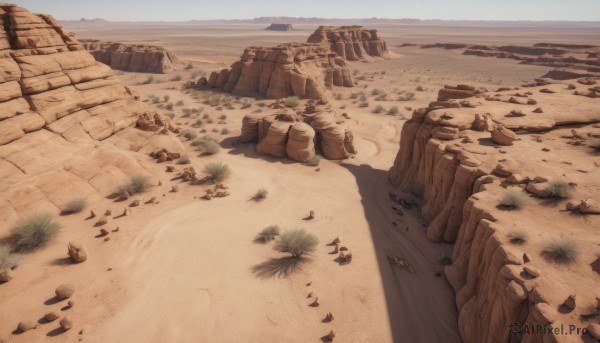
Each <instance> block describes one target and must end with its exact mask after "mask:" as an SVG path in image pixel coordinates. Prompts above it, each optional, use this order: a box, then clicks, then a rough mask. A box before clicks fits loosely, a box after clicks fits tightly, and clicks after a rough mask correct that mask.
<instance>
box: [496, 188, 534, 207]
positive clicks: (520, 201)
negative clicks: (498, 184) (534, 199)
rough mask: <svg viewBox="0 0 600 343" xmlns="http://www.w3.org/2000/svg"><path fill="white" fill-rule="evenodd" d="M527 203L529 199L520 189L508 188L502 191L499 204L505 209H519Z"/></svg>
mask: <svg viewBox="0 0 600 343" xmlns="http://www.w3.org/2000/svg"><path fill="white" fill-rule="evenodd" d="M528 202H529V197H528V196H527V194H525V193H524V192H523V191H522V190H521V188H520V187H510V188H507V189H506V190H504V195H503V196H502V200H501V201H500V204H501V205H503V206H507V207H513V208H521V207H523V206H525V205H526V204H527V203H528Z"/></svg>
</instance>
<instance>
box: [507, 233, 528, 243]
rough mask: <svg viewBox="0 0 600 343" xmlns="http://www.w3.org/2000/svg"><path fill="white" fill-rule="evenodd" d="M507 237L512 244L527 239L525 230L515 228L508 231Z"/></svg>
mask: <svg viewBox="0 0 600 343" xmlns="http://www.w3.org/2000/svg"><path fill="white" fill-rule="evenodd" d="M507 236H508V239H509V241H510V242H511V243H512V244H516V245H521V244H523V243H525V242H527V240H528V239H529V235H528V234H527V232H525V231H523V230H515V231H511V232H509V233H508V235H507Z"/></svg>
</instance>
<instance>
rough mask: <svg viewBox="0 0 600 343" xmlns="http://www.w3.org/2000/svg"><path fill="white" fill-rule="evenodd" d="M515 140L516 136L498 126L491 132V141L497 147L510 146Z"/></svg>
mask: <svg viewBox="0 0 600 343" xmlns="http://www.w3.org/2000/svg"><path fill="white" fill-rule="evenodd" d="M517 139H518V137H517V135H516V134H515V133H514V132H513V131H512V130H510V129H507V128H506V127H504V126H498V127H497V128H495V129H494V130H493V131H492V141H493V142H494V143H496V144H499V145H512V144H513V142H514V141H516V140H517Z"/></svg>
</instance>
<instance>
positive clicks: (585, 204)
mask: <svg viewBox="0 0 600 343" xmlns="http://www.w3.org/2000/svg"><path fill="white" fill-rule="evenodd" d="M579 211H580V212H581V213H585V214H600V204H599V203H598V202H597V201H596V200H594V199H586V200H583V201H581V204H580V205H579Z"/></svg>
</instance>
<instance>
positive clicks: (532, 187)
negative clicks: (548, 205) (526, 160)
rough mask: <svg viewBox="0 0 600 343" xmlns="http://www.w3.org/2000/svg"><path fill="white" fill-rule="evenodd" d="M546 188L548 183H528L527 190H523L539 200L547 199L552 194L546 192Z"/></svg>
mask: <svg viewBox="0 0 600 343" xmlns="http://www.w3.org/2000/svg"><path fill="white" fill-rule="evenodd" d="M547 188H548V183H547V182H541V183H530V184H529V185H527V188H525V190H527V192H529V193H531V194H533V195H535V196H538V197H540V198H548V197H550V196H551V195H552V194H551V193H550V192H549V191H548V190H547Z"/></svg>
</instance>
